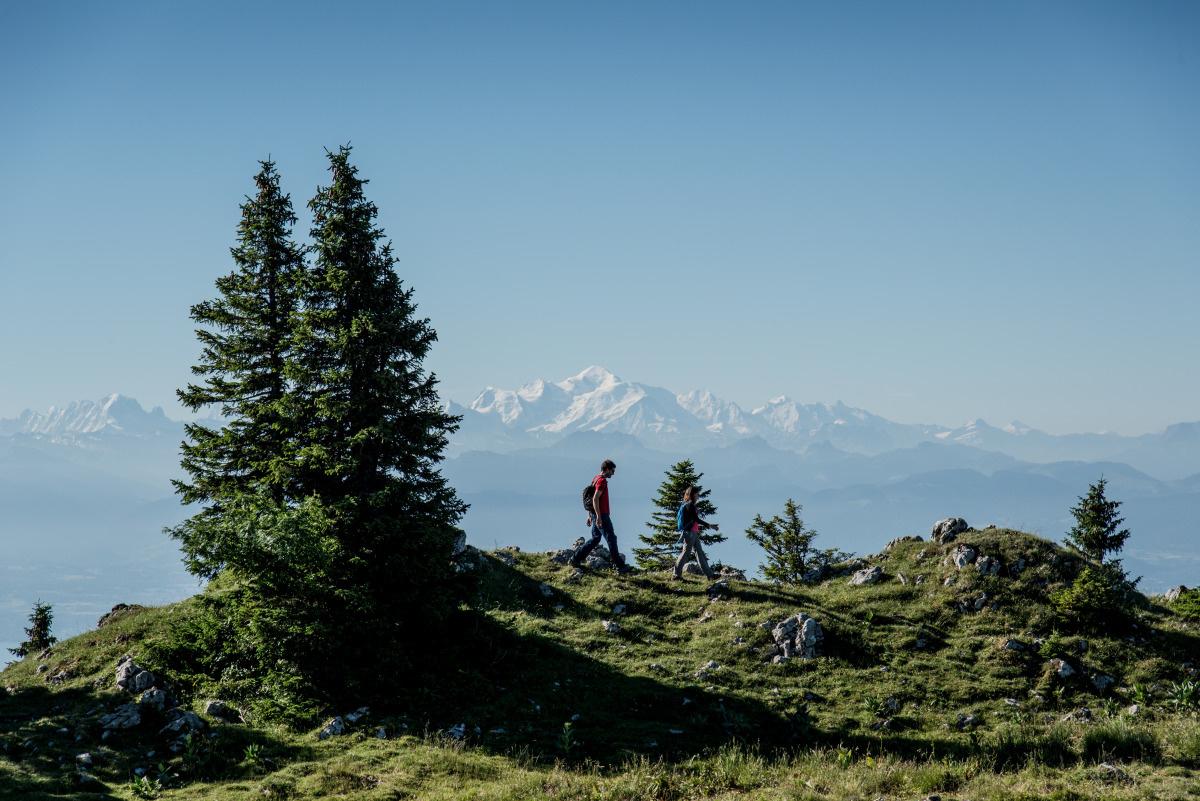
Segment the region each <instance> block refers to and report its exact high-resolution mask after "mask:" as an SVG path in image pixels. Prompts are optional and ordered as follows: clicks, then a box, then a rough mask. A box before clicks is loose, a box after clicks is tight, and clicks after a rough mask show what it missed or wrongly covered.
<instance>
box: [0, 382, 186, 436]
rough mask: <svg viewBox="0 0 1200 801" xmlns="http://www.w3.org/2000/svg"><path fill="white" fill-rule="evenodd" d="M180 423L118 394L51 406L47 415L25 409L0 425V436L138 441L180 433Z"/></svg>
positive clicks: (158, 408)
mask: <svg viewBox="0 0 1200 801" xmlns="http://www.w3.org/2000/svg"><path fill="white" fill-rule="evenodd" d="M179 427H180V423H178V422H176V421H174V420H170V419H168V418H167V415H166V413H165V412H164V411H163V408H162V407H161V406H155V407H154V408H153V409H149V410H147V409H145V408H143V407H142V405H141V404H140V403H138V402H137V400H135V399H133V398H131V397H129V396H127V395H121V394H119V393H112V394H110V395H105V396H104V397H103V398H100V399H99V400H95V401H91V400H81V401H73V402H71V403H68V404H67V405H66V406H51V407H50V408H49V409H47V410H46V411H44V412H36V411H33V410H32V409H26V410H25V411H23V412H21V414H20V416H18V417H17V418H16V419H13V420H5V421H0V433H5V434H31V435H34V436H39V437H46V438H49V439H52V440H70V439H78V438H80V437H87V436H91V435H97V434H101V433H116V434H124V435H128V436H135V437H147V436H158V435H160V434H164V433H171V434H176V433H178V430H179Z"/></svg>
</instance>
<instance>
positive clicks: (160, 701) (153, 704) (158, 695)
mask: <svg viewBox="0 0 1200 801" xmlns="http://www.w3.org/2000/svg"><path fill="white" fill-rule="evenodd" d="M138 705H139V706H141V707H142V708H143V709H153V710H154V711H155V712H162V711H163V710H164V709H166V708H167V694H166V692H164V691H163V690H160V689H158V688H157V687H151V688H150V689H149V690H146V691H145V692H144V693H142V697H141V698H139V699H138Z"/></svg>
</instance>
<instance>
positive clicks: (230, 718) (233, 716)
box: [204, 699, 242, 723]
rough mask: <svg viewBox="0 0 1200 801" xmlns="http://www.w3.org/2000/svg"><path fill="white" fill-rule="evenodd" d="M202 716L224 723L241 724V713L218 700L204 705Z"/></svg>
mask: <svg viewBox="0 0 1200 801" xmlns="http://www.w3.org/2000/svg"><path fill="white" fill-rule="evenodd" d="M204 714H206V715H208V716H209V717H210V718H216V719H217V720H223V721H225V722H226V723H241V722H242V713H241V712H239V711H238V710H237V709H235V708H234V707H232V706H230V705H229V704H227V703H225V702H224V701H221V700H219V699H213V700H212V701H209V702H208V703H207V704H205V705H204Z"/></svg>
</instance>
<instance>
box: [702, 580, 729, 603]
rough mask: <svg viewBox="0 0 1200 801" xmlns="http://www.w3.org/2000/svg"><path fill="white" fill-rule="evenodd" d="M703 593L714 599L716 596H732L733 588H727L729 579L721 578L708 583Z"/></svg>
mask: <svg viewBox="0 0 1200 801" xmlns="http://www.w3.org/2000/svg"><path fill="white" fill-rule="evenodd" d="M704 594H705V595H707V596H708V600H710V601H715V600H717V599H718V598H730V597H732V596H733V590H732V589H730V588H729V580H728V579H721V580H720V581H714V582H713V583H712V584H709V585H708V587H707V589H705V590H704Z"/></svg>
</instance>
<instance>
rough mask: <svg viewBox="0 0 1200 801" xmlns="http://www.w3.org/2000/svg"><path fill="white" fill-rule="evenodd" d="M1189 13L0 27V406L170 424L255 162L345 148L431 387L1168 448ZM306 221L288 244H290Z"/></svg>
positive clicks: (1119, 6)
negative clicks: (194, 329) (421, 344)
mask: <svg viewBox="0 0 1200 801" xmlns="http://www.w3.org/2000/svg"><path fill="white" fill-rule="evenodd" d="M1198 43H1200V5H1197V4H1194V3H1170V2H1156V3H1134V2H1128V3H1104V2H1083V3H1066V2H1058V3H1011V2H1005V3H987V4H985V3H959V2H947V3H933V2H930V3H838V4H833V3H820V4H812V3H777V4H776V3H753V4H748V3H727V4H709V3H686V4H670V3H621V2H610V3H602V4H601V3H567V2H555V3H545V4H541V3H516V4H496V3H478V4H467V3H447V2H438V3H388V4H356V3H339V4H336V5H335V4H311V5H305V4H297V3H290V4H286V5H285V4H282V3H281V4H277V5H272V4H265V3H228V4H223V3H192V4H186V5H185V4H180V3H176V4H162V3H155V4H149V3H147V4H138V3H93V4H74V3H71V4H68V3H61V4H59V3H36V4H33V3H28V4H20V5H17V4H6V5H5V6H3V7H2V8H0V186H2V187H3V189H4V191H3V192H2V193H0V341H3V343H4V344H3V347H2V348H0V377H2V378H0V416H10V415H12V414H15V413H17V412H18V411H19V410H21V409H22V408H25V407H28V406H33V407H44V406H47V405H49V404H51V403H61V402H64V401H67V400H71V399H75V398H84V397H98V396H100V395H102V394H105V393H108V392H112V391H119V392H123V393H125V394H130V395H133V396H135V397H137V398H138V399H139V400H141V401H143V403H146V404H162V405H165V406H166V407H167V409H168V411H169V412H172V413H176V412H177V411H178V406H177V405H176V404H175V400H174V395H173V391H174V388H175V387H176V386H178V385H180V384H181V383H182V382H185V381H186V380H187V378H188V366H189V365H190V364H191V363H192V360H193V359H194V357H195V355H196V352H197V348H196V345H195V342H194V339H193V337H192V333H191V324H190V321H189V320H188V319H187V317H186V312H187V308H188V306H189V305H190V304H191V303H193V302H196V301H197V300H200V299H202V298H204V297H207V296H208V295H210V294H211V292H212V282H213V279H214V278H215V277H216V276H218V275H219V274H221V273H223V272H226V271H227V270H228V269H229V267H230V262H229V258H228V250H227V249H228V247H229V246H230V244H232V241H233V233H234V228H235V225H236V220H237V215H238V208H237V206H238V203H239V201H240V199H241V197H242V195H243V194H244V193H246V192H248V191H249V190H250V187H251V181H250V178H251V176H252V174H253V173H254V171H255V169H256V160H257V159H259V158H262V157H265V156H267V155H268V154H270V155H271V156H272V157H273V158H274V159H275V160H276V162H277V163H278V166H279V169H280V171H281V173H282V175H283V179H284V183H285V187H286V189H287V190H288V191H290V192H291V193H292V196H293V199H294V201H295V202H296V205H297V207H299V208H301V209H302V207H303V205H304V203H305V202H306V201H307V199H308V198H309V197H310V196H311V194H312V191H313V189H314V188H315V187H316V186H317V184H318V183H320V182H321V181H322V180H323V169H324V159H323V155H322V154H323V148H325V147H331V148H332V147H336V146H337V145H338V144H341V143H345V142H350V143H352V144H353V145H354V147H355V158H356V161H357V163H358V164H359V166H360V167H361V169H362V172H363V174H364V175H365V176H367V177H368V178H370V179H371V181H372V183H371V185H370V194H371V196H372V198H373V199H374V200H375V201H376V202H377V204H378V205H379V207H380V211H381V223H382V225H383V226H384V227H385V229H386V230H387V232H388V234H389V235H390V236H391V238H392V239H393V241H394V243H395V248H396V252H397V254H398V255H399V257H400V259H401V263H400V272H401V274H402V276H403V277H404V278H405V280H406V281H407V282H408V283H409V284H410V285H412V286H413V287H415V289H416V292H417V299H418V301H419V303H420V304H421V309H422V311H423V312H424V313H425V314H427V315H428V316H430V317H431V318H432V320H433V322H434V325H435V327H436V328H437V330H438V332H439V334H440V338H441V339H440V343H439V345H438V346H437V347H436V349H435V352H434V355H433V357H432V359H431V362H430V364H431V366H432V367H433V368H434V369H436V371H437V372H438V374H439V376H440V377H441V380H442V382H443V390H444V393H445V394H446V395H448V396H449V397H452V398H454V399H456V400H460V401H469V400H470V398H471V397H472V396H473V395H474V393H475V392H476V391H478V390H479V389H481V388H482V387H483V386H484V385H487V384H494V385H498V386H515V385H517V384H519V383H522V382H524V381H525V380H528V379H530V378H533V377H535V376H539V375H541V376H546V377H549V378H561V377H564V376H566V375H568V374H570V373H573V372H576V371H578V370H579V369H581V368H583V367H584V366H586V365H589V364H593V363H599V364H603V365H606V366H608V367H610V368H611V369H613V370H614V371H616V372H617V373H618V374H620V375H622V376H623V377H626V378H629V379H632V380H639V381H645V382H650V383H656V384H659V385H662V386H667V387H670V388H672V389H676V390H685V389H689V388H693V387H704V388H709V389H712V390H713V391H715V392H717V393H718V394H721V395H723V396H725V397H728V398H730V399H732V400H736V401H738V402H739V403H743V404H745V405H746V406H748V407H750V406H754V405H756V404H757V403H761V402H762V401H763V400H765V399H766V398H767V397H770V396H773V395H776V394H781V393H786V394H788V395H792V396H794V397H796V398H799V399H802V400H805V401H816V400H834V399H842V400H845V401H846V402H848V403H852V404H854V405H858V406H863V407H865V408H868V409H870V410H872V411H874V412H876V413H879V414H883V415H885V416H888V417H891V418H893V419H897V420H902V421H923V422H941V423H948V424H954V423H958V422H962V421H964V420H966V419H968V418H972V417H976V416H982V417H984V418H986V419H988V420H989V421H991V422H993V423H997V424H999V423H1004V422H1007V421H1008V420H1010V419H1013V418H1019V419H1021V420H1023V421H1024V422H1026V423H1029V424H1031V425H1034V426H1037V427H1041V428H1045V429H1047V430H1050V431H1079V430H1117V431H1122V432H1126V433H1137V432H1142V431H1149V430H1155V429H1159V428H1161V427H1162V426H1164V425H1165V424H1167V423H1169V422H1174V421H1179V420H1195V419H1200V402H1198V400H1197V399H1198V398H1200V370H1197V369H1196V368H1195V364H1196V361H1197V360H1196V354H1197V353H1198V352H1200V323H1198V322H1197V318H1198V316H1197V314H1196V304H1197V300H1198V299H1200V270H1197V266H1198V265H1197V255H1198V254H1200V224H1198V221H1200V148H1197V147H1196V145H1195V143H1196V142H1200V44H1198ZM306 230H307V227H306V225H304V224H302V226H301V232H302V233H304V232H306Z"/></svg>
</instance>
